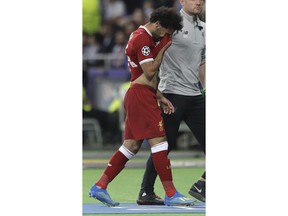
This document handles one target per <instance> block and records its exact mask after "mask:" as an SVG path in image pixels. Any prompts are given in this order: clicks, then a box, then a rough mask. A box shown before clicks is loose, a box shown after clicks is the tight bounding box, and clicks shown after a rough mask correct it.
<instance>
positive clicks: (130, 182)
mask: <svg viewBox="0 0 288 216" xmlns="http://www.w3.org/2000/svg"><path fill="white" fill-rule="evenodd" d="M103 171H104V168H102V169H83V175H82V176H83V190H82V200H83V203H85V204H86V203H95V202H96V203H97V202H99V201H97V200H95V199H92V198H89V195H88V192H89V189H90V187H91V186H92V185H93V184H94V183H95V182H96V181H97V180H98V178H99V177H100V175H101V174H102V172H103ZM203 172H204V167H195V168H172V173H173V181H174V185H175V187H176V188H177V190H178V191H179V192H180V193H182V194H183V195H185V196H188V197H190V195H189V194H188V190H189V189H190V187H191V185H192V184H193V183H194V182H195V181H197V180H198V178H199V177H200V176H201V175H202V173H203ZM143 173H144V169H143V168H140V169H138V168H137V169H136V168H135V169H128V168H126V169H124V170H123V171H122V172H121V173H120V174H119V175H118V176H117V177H116V178H115V179H114V180H113V181H112V182H111V183H110V184H109V187H108V192H109V194H110V196H111V197H112V199H114V200H116V201H118V202H120V205H121V203H135V202H136V199H137V196H138V193H139V189H140V185H141V180H142V176H143ZM155 192H156V194H158V195H159V196H161V197H164V190H163V187H162V185H161V182H160V181H159V178H157V180H156V183H155ZM97 215H99V214H97ZM112 215H113V214H112ZM136 215H137V216H140V215H143V214H129V216H136ZM149 215H151V216H153V215H154V216H159V215H161V214H149ZM165 215H172V214H165ZM188 215H191V214H177V216H188ZM192 215H193V216H204V215H205V214H192ZM85 216H92V215H85ZM105 216H110V214H105Z"/></svg>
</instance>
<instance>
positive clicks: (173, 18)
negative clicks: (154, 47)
mask: <svg viewBox="0 0 288 216" xmlns="http://www.w3.org/2000/svg"><path fill="white" fill-rule="evenodd" d="M149 21H150V22H151V23H155V22H157V21H159V23H160V25H161V26H162V27H164V28H168V29H174V30H175V31H179V30H181V29H182V28H183V24H182V16H181V15H180V14H179V13H178V11H177V10H176V9H175V8H169V7H164V6H162V7H159V8H157V9H155V10H154V11H153V12H152V14H151V16H150V20H149Z"/></svg>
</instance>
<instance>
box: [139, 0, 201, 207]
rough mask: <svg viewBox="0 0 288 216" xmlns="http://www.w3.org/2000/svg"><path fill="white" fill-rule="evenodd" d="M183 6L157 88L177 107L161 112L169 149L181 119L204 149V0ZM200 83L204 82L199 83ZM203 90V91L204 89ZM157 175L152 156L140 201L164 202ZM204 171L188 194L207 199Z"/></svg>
mask: <svg viewBox="0 0 288 216" xmlns="http://www.w3.org/2000/svg"><path fill="white" fill-rule="evenodd" d="M179 2H180V4H181V6H182V9H181V10H180V13H181V15H182V17H183V29H182V31H181V32H175V33H174V34H173V37H172V42H173V43H172V45H171V46H170V47H169V48H168V49H167V51H166V52H165V55H164V57H163V61H162V64H161V67H160V72H159V77H160V83H159V86H158V89H159V90H160V91H161V92H162V93H163V95H164V96H165V97H166V98H167V99H169V100H170V102H171V103H172V104H173V106H174V107H175V112H174V113H172V114H171V115H167V114H165V112H163V113H162V115H163V120H164V125H165V129H166V134H167V140H168V143H169V150H168V151H170V150H171V149H174V148H175V147H176V140H177V136H178V130H179V125H180V123H181V121H182V120H184V122H185V123H186V124H187V125H188V127H189V128H190V130H191V131H192V132H193V134H194V135H195V137H196V139H197V140H198V142H199V144H200V147H201V150H202V151H203V152H204V153H205V142H206V141H205V94H204V92H203V89H202V88H205V28H206V26H205V23H204V22H202V21H201V20H200V19H199V14H200V13H201V11H202V9H203V0H179ZM200 84H201V85H200ZM201 91H202V92H201ZM156 177H157V172H156V171H155V168H154V165H153V160H152V158H151V156H150V158H149V159H148V160H147V163H146V170H145V173H144V176H143V180H142V184H141V189H140V193H139V197H138V199H137V203H138V204H140V205H163V204H164V201H163V200H162V202H161V200H159V198H158V196H157V195H155V193H154V183H155V179H156ZM205 190H206V176H205V172H204V173H203V175H202V176H201V177H200V178H199V180H198V181H197V182H196V183H195V184H193V185H192V187H191V189H190V190H189V194H190V195H191V196H193V197H195V198H196V199H198V200H200V201H203V202H205V200H206V198H205Z"/></svg>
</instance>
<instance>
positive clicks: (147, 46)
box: [136, 34, 155, 65]
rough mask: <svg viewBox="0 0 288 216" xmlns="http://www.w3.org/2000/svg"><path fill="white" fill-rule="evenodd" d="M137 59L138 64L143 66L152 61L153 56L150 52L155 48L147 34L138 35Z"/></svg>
mask: <svg viewBox="0 0 288 216" xmlns="http://www.w3.org/2000/svg"><path fill="white" fill-rule="evenodd" d="M137 42H138V43H137V51H136V53H137V59H138V61H139V64H140V65H141V64H143V63H145V62H148V61H153V59H154V56H153V54H152V50H153V48H154V46H155V42H154V41H152V38H151V37H150V36H149V35H148V34H140V35H139V36H138V38H137Z"/></svg>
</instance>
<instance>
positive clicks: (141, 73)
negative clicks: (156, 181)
mask: <svg viewBox="0 0 288 216" xmlns="http://www.w3.org/2000/svg"><path fill="white" fill-rule="evenodd" d="M181 29H182V17H181V16H180V15H179V13H178V12H177V11H176V10H174V9H173V8H167V7H160V8H158V9H156V10H155V11H153V12H152V14H151V16H150V19H149V22H148V23H147V24H145V25H144V26H140V27H139V28H138V29H137V30H135V31H134V32H132V34H131V35H130V38H129V41H128V44H127V46H126V50H125V51H126V55H127V58H128V63H129V69H130V71H131V86H130V88H129V89H128V90H127V92H126V95H125V98H124V108H125V111H126V119H125V129H124V143H123V145H122V146H121V147H120V148H119V150H117V151H116V152H115V153H114V154H113V156H112V157H111V158H110V161H109V163H108V165H107V167H106V169H105V170H104V172H103V174H102V176H101V177H100V179H99V180H98V181H97V182H96V184H94V185H93V186H92V187H91V189H90V191H89V195H90V197H93V198H95V199H98V200H99V201H101V202H102V203H104V204H106V205H108V206H117V205H119V202H116V201H113V200H112V199H111V197H110V195H109V194H108V192H107V190H106V188H107V186H108V184H109V183H110V182H111V181H112V180H113V179H114V178H115V177H116V176H117V175H118V174H119V173H120V172H121V170H122V169H123V168H124V166H125V164H126V163H127V161H128V160H129V159H131V158H132V157H133V156H134V155H135V154H136V153H137V152H138V151H139V149H140V147H141V144H142V142H143V140H144V139H147V140H148V143H149V144H150V146H151V153H152V160H153V162H154V164H155V169H156V170H157V173H158V175H159V177H160V180H161V183H162V185H163V188H164V190H165V198H164V204H165V205H193V204H194V202H195V201H196V200H194V199H191V198H187V197H184V196H183V195H182V194H180V193H179V192H178V191H177V190H176V188H175V186H174V184H173V180H172V172H171V165H170V160H169V159H168V143H167V141H166V133H165V128H164V124H163V119H162V116H161V109H160V107H159V105H158V102H159V103H160V104H161V105H162V106H163V108H164V109H165V112H166V113H167V114H171V113H172V112H174V107H173V105H172V104H171V103H170V101H169V100H167V99H166V98H165V97H164V96H163V95H162V94H161V93H160V92H159V91H158V90H157V86H158V76H157V73H158V69H159V66H160V64H161V61H162V59H163V54H164V52H165V51H166V49H167V48H168V47H169V46H170V45H171V40H170V41H169V40H167V43H166V44H165V45H164V46H163V48H162V49H161V50H157V52H158V53H155V51H154V52H153V50H154V49H155V47H157V45H158V41H159V40H160V39H161V38H163V37H164V35H166V34H169V35H171V34H172V33H173V32H174V31H179V30H181ZM166 37H167V36H166ZM155 55H156V57H155ZM127 184H129V180H128V181H127ZM159 198H160V197H159Z"/></svg>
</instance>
